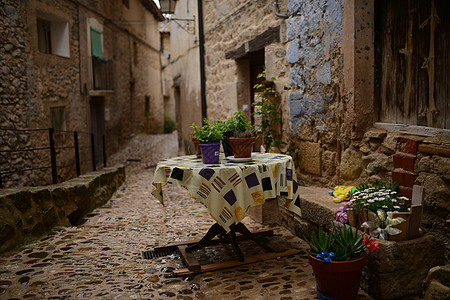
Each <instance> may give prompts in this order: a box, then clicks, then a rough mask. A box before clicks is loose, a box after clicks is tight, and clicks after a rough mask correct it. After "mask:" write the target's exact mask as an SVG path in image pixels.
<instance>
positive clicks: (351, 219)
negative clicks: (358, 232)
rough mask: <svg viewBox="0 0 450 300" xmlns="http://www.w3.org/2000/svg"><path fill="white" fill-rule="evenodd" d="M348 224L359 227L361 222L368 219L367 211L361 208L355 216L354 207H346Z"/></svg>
mask: <svg viewBox="0 0 450 300" xmlns="http://www.w3.org/2000/svg"><path fill="white" fill-rule="evenodd" d="M347 218H348V224H350V226H352V227H354V228H356V229H359V226H361V224H362V223H364V222H366V221H368V220H369V211H368V210H367V209H365V208H361V209H360V211H359V216H358V217H357V216H356V211H355V210H354V209H347Z"/></svg>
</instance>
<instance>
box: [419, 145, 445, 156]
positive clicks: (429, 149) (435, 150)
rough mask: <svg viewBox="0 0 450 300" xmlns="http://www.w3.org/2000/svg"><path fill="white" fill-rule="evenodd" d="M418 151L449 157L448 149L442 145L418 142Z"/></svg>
mask: <svg viewBox="0 0 450 300" xmlns="http://www.w3.org/2000/svg"><path fill="white" fill-rule="evenodd" d="M419 151H420V152H424V153H428V154H435V155H440V156H445V157H450V149H449V148H444V147H436V146H430V145H424V144H420V145H419Z"/></svg>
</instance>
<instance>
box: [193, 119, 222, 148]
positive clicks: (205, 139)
mask: <svg viewBox="0 0 450 300" xmlns="http://www.w3.org/2000/svg"><path fill="white" fill-rule="evenodd" d="M203 123H204V124H203V126H202V127H199V126H197V125H195V123H192V125H191V128H192V132H191V133H192V135H193V136H194V137H195V138H197V140H198V141H199V142H200V143H218V142H220V141H221V140H222V139H223V126H221V125H220V124H216V123H212V122H211V121H210V120H207V119H203Z"/></svg>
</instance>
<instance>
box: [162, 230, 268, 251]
mask: <svg viewBox="0 0 450 300" xmlns="http://www.w3.org/2000/svg"><path fill="white" fill-rule="evenodd" d="M252 235H253V236H254V237H259V236H272V235H273V229H269V230H256V231H254V232H252ZM236 238H237V240H238V241H244V240H246V239H247V238H246V237H244V236H242V235H237V236H236ZM198 242H200V239H199V240H195V241H191V242H179V243H174V244H169V245H166V246H161V247H155V248H154V249H153V250H154V251H155V252H160V251H171V250H176V249H178V246H181V245H186V246H190V245H194V244H197V243H198ZM220 242H221V240H220V239H218V238H214V239H212V240H211V241H209V242H208V243H206V246H212V245H218V244H220Z"/></svg>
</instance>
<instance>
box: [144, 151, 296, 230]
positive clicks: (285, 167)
mask: <svg viewBox="0 0 450 300" xmlns="http://www.w3.org/2000/svg"><path fill="white" fill-rule="evenodd" d="M167 183H173V184H178V185H180V186H182V187H184V188H186V189H187V190H188V191H189V193H190V195H191V197H193V198H194V199H196V200H197V201H199V202H201V203H202V204H203V205H204V206H206V207H207V209H208V211H209V214H210V215H211V216H212V217H213V219H214V220H215V221H216V222H217V223H219V224H220V225H221V226H222V227H223V228H224V229H225V230H226V231H227V232H229V231H230V227H231V226H233V225H234V224H236V223H238V222H240V221H241V220H242V219H244V218H245V216H246V215H247V211H248V209H249V208H250V207H251V206H256V205H261V204H263V203H264V202H265V200H266V199H270V198H275V197H277V196H284V198H285V199H286V203H285V206H286V208H287V209H289V210H291V211H293V212H294V213H296V214H298V215H301V210H300V197H299V189H298V184H297V176H296V174H295V167H294V162H293V160H292V157H290V156H289V155H283V154H276V153H253V154H252V160H251V161H248V162H234V161H230V160H228V159H225V158H224V157H221V158H220V161H219V164H217V165H205V164H203V163H202V160H201V158H196V157H195V155H189V156H180V157H175V158H170V159H166V160H162V161H160V162H159V163H158V166H157V168H156V171H155V176H154V178H153V185H154V188H153V191H152V194H153V195H154V196H155V197H156V198H157V199H159V201H161V203H163V195H162V186H163V185H165V184H167Z"/></svg>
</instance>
